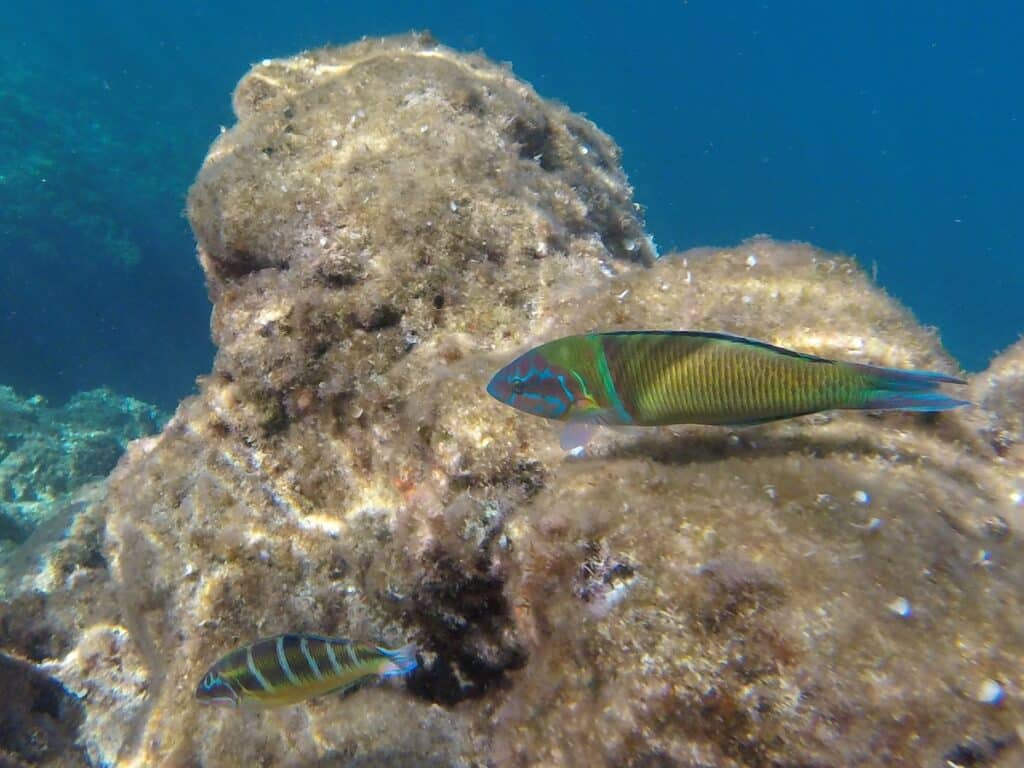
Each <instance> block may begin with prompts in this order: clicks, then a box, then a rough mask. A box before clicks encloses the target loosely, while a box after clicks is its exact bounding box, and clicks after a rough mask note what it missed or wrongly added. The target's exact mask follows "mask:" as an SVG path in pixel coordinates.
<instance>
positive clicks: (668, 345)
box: [487, 331, 967, 449]
mask: <svg viewBox="0 0 1024 768" xmlns="http://www.w3.org/2000/svg"><path fill="white" fill-rule="evenodd" d="M965 383H966V382H965V381H964V380H962V379H959V378H957V377H955V376H950V375H948V374H945V373H938V372H934V371H916V370H902V369H897V368H882V367H879V366H873V365H865V364H862V363H852V362H843V361H840V360H830V359H828V358H824V357H817V356H815V355H809V354H804V353H802V352H795V351H793V350H789V349H785V348H783V347H777V346H774V345H772V344H768V343H766V342H763V341H757V340H755V339H748V338H745V337H742V336H733V335H730V334H726V333H712V332H704V331H619V332H611V333H591V334H585V335H580V336H567V337H565V338H562V339H557V340H555V341H551V342H548V343H547V344H542V345H540V346H539V347H535V348H534V349H531V350H529V351H528V352H526V353H525V354H523V355H520V356H519V357H517V358H516V359H515V360H513V361H512V362H511V363H509V364H508V365H506V366H505V367H504V368H502V369H501V370H500V371H498V372H497V373H496V374H495V375H494V376H493V378H492V379H491V381H490V383H489V384H488V385H487V391H488V393H490V394H491V395H492V396H493V397H495V398H497V399H498V400H500V401H501V402H503V403H506V404H507V405H510V406H512V407H513V408H517V409H519V410H521V411H524V412H526V413H530V414H533V415H535V416H542V417H544V418H548V419H557V420H559V421H564V422H568V427H567V428H566V430H565V431H564V432H563V435H562V446H563V447H564V448H566V449H576V448H580V447H582V446H583V445H585V444H586V441H587V440H588V439H589V436H590V432H591V428H592V427H593V426H594V425H609V426H615V425H622V426H626V425H629V426H663V425H668V424H712V425H722V426H742V425H749V424H760V423H764V422H769V421H775V420H778V419H788V418H791V417H794V416H803V415H806V414H809V413H817V412H819V411H827V410H833V409H861V410H903V411H945V410H949V409H950V408H956V407H959V406H962V405H966V404H967V401H965V400H957V399H954V398H951V397H948V396H947V395H945V394H943V393H942V392H939V391H938V387H939V385H941V384H965Z"/></svg>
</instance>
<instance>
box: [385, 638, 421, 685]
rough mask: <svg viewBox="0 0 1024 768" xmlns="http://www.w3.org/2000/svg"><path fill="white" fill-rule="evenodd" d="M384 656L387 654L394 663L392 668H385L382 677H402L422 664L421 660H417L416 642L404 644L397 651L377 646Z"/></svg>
mask: <svg viewBox="0 0 1024 768" xmlns="http://www.w3.org/2000/svg"><path fill="white" fill-rule="evenodd" d="M377 650H378V651H380V652H381V653H382V654H383V655H384V656H387V658H388V661H390V662H391V664H392V665H393V666H392V667H391V668H389V669H386V670H384V671H383V672H381V673H380V676H381V677H400V676H403V675H408V674H409V673H410V672H412V671H413V670H414V669H416V667H418V666H419V665H420V663H419V661H417V660H416V652H417V650H418V649H417V648H416V644H415V643H410V644H409V645H406V646H403V647H401V648H399V649H398V650H395V651H390V650H388V649H387V648H377Z"/></svg>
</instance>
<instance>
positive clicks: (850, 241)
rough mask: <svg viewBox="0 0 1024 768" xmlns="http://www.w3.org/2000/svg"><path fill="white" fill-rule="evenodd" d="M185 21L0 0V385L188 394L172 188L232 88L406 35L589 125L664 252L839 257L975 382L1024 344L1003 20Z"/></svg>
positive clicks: (256, 16) (121, 8)
mask: <svg viewBox="0 0 1024 768" xmlns="http://www.w3.org/2000/svg"><path fill="white" fill-rule="evenodd" d="M182 5H183V4H181V3H174V4H172V3H165V2H152V0H134V1H133V2H127V1H126V0H116V1H115V0H108V1H107V2H87V1H86V2H81V3H67V2H61V3H52V2H45V1H43V2H35V3H31V4H29V3H23V2H20V0H19V2H15V3H14V4H13V5H11V4H5V15H4V19H3V24H2V25H0V67H2V69H3V71H4V73H5V74H3V75H0V318H2V333H0V384H11V385H14V386H16V387H17V388H18V389H19V390H20V391H22V392H24V393H30V392H41V393H43V394H45V395H47V396H49V397H51V398H54V399H57V400H60V399H62V398H64V397H66V396H67V395H69V394H70V393H71V392H74V391H76V390H79V389H83V388H87V387H93V386H97V385H99V384H107V385H110V386H113V387H115V388H116V389H119V390H121V391H124V392H127V393H130V394H134V395H136V396H138V397H142V398H144V399H147V400H150V401H154V402H157V403H160V404H162V405H165V406H173V404H174V403H175V402H176V401H177V400H178V399H179V398H180V397H181V396H183V395H185V394H187V393H188V392H190V391H191V389H192V387H193V381H194V377H195V376H196V375H198V374H200V373H203V372H206V371H207V370H209V367H210V360H211V357H212V353H213V349H212V347H211V346H210V343H209V340H208V330H207V326H208V317H209V305H208V303H207V301H206V297H205V290H204V287H203V281H202V275H201V273H200V270H199V269H198V267H197V266H196V264H195V259H194V246H193V243H192V240H191V235H190V232H189V230H188V226H187V223H186V222H185V219H184V217H183V215H182V211H183V207H184V195H185V192H186V189H187V187H188V184H189V183H190V181H191V179H192V178H193V176H194V174H195V172H196V171H197V170H198V168H199V165H200V163H201V161H202V158H203V155H204V153H205V150H206V148H207V146H208V145H209V142H210V141H211V140H212V139H213V137H214V136H215V135H216V133H217V130H218V126H220V125H222V124H223V125H228V124H230V123H231V122H232V115H231V113H230V103H229V94H230V91H231V89H232V88H233V86H234V84H235V82H236V81H237V80H238V78H239V77H240V76H241V75H242V74H243V73H244V72H245V71H246V69H247V67H248V66H249V65H250V64H251V63H252V62H254V61H258V60H260V59H262V58H265V57H274V56H284V55H288V54H291V53H294V52H296V51H298V50H300V49H303V48H308V47H313V46H317V45H321V44H325V43H331V42H335V43H344V42H348V41H350V40H353V39H355V38H357V37H359V36H362V35H380V34H390V33H396V32H404V31H407V30H409V29H411V28H417V29H429V30H431V31H432V32H433V33H434V34H435V36H436V37H437V38H438V39H439V40H440V41H441V42H443V43H445V44H447V45H450V46H452V47H455V48H461V49H480V48H482V49H483V50H484V51H485V52H486V53H487V54H489V55H490V56H492V57H494V58H496V59H501V60H507V61H510V62H512V64H513V66H514V69H515V71H516V72H517V73H518V74H519V75H521V76H522V77H523V78H525V79H526V80H528V81H530V82H531V83H533V84H534V86H535V87H536V88H537V90H538V91H539V92H540V93H541V94H542V95H543V96H547V97H554V98H558V99H560V100H562V101H563V102H565V103H566V104H568V105H569V106H570V107H572V108H573V109H575V110H577V111H581V112H584V113H586V114H587V115H588V116H590V117H591V118H592V119H593V120H594V121H595V122H597V124H598V125H600V126H601V127H602V128H603V129H604V130H606V131H607V132H608V133H610V134H611V135H612V136H613V137H614V138H615V139H616V141H617V142H618V143H619V144H620V145H621V146H622V148H623V151H624V162H625V166H626V169H627V171H628V173H629V175H630V178H631V180H632V182H633V183H634V185H635V187H636V198H637V200H638V201H639V202H641V203H643V204H644V205H645V206H646V208H647V220H648V226H649V229H650V231H651V232H652V233H653V234H654V236H655V237H656V239H657V241H658V243H659V245H660V247H661V250H662V251H663V252H665V251H667V250H669V249H673V248H686V247H690V246H695V245H707V244H719V245H728V244H733V243H736V242H737V241H739V240H741V239H743V238H745V237H748V236H750V235H753V234H755V233H768V234H771V235H773V236H775V237H778V238H793V239H800V240H807V241H810V242H813V243H814V244H816V245H818V246H821V247H823V248H827V249H832V250H841V251H845V252H847V253H850V254H854V255H856V256H857V257H858V258H859V259H860V260H861V261H862V262H863V263H864V264H865V265H868V266H870V265H871V264H872V263H875V264H877V268H878V276H879V280H880V282H881V283H882V284H883V285H884V286H885V288H886V289H887V290H889V291H890V292H891V293H893V294H894V295H896V296H897V297H899V298H900V299H901V300H903V301H904V302H905V303H906V304H908V305H909V306H910V307H911V309H913V311H914V312H915V313H916V314H917V315H918V316H919V317H920V318H921V319H922V320H923V321H924V322H926V323H928V324H933V325H937V326H939V327H940V329H941V332H942V336H943V339H944V341H945V343H946V344H947V346H948V348H949V349H950V350H951V351H952V352H953V354H954V355H956V356H957V357H958V358H959V359H960V360H961V361H962V363H963V364H964V365H965V366H966V367H968V368H970V369H979V368H982V367H984V366H985V364H986V362H987V360H988V359H989V358H990V356H991V355H992V354H993V353H994V352H996V351H997V350H998V349H1000V348H1002V347H1004V346H1006V345H1007V344H1009V343H1011V342H1012V341H1014V340H1015V339H1016V338H1018V336H1019V334H1020V333H1021V332H1022V331H1024V260H1022V258H1021V254H1020V251H1019V243H1020V242H1021V234H1022V233H1021V224H1020V222H1021V211H1022V210H1024V192H1022V191H1021V186H1022V185H1021V179H1022V177H1024V161H1022V145H1024V142H1022V137H1024V133H1022V131H1024V103H1022V102H1024V54H1022V50H1021V49H1022V45H1021V42H1020V39H1019V32H1020V30H1021V29H1022V28H1024V10H1022V9H1024V5H1022V4H1019V3H1011V2H1005V3H999V2H992V3H974V2H963V3H943V2H927V3H926V2H902V3H882V2H864V3H846V4H838V3H811V2H757V3H751V2H733V3H721V2H714V1H713V0H693V2H689V3H682V2H677V3H668V2H649V3H645V2H632V3H628V4H624V3H618V2H616V3H597V2H594V3H571V4H569V3H562V4H549V3H546V2H540V1H538V0H530V1H529V2H525V1H524V2H518V3H507V2H485V3H475V4H472V3H444V4H439V3H428V2H403V3H383V2H373V3H369V2H368V3H362V4H360V3H351V2H311V1H309V0H292V1H291V2H288V3H280V2H269V1H268V0H259V1H258V2H244V3H243V2H224V3H210V4H205V3H204V4H194V5H195V7H191V6H192V5H193V4H184V5H187V6H188V7H184V8H183V7H182ZM200 6H201V7H200Z"/></svg>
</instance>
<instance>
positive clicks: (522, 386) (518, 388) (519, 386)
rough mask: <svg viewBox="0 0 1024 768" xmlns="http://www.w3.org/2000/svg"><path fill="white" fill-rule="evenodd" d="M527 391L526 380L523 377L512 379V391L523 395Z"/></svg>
mask: <svg viewBox="0 0 1024 768" xmlns="http://www.w3.org/2000/svg"><path fill="white" fill-rule="evenodd" d="M525 391H526V382H525V381H523V380H522V379H512V393H513V394H516V395H521V394H523V392H525Z"/></svg>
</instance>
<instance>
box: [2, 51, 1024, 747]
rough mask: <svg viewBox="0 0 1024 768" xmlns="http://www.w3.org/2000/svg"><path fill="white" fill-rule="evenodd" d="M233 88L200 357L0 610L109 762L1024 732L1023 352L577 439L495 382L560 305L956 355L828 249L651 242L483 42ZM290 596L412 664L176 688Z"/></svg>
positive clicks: (584, 322) (590, 144) (218, 174)
mask: <svg viewBox="0 0 1024 768" xmlns="http://www.w3.org/2000/svg"><path fill="white" fill-rule="evenodd" d="M235 109H236V113H237V114H238V116H239V122H238V124H237V125H236V126H235V127H233V128H231V129H230V130H229V131H227V132H226V133H225V134H223V135H222V136H221V138H220V139H218V141H217V142H216V143H215V144H214V146H213V147H212V148H211V151H210V154H209V156H208V157H207V161H206V163H205V164H204V167H203V169H202V171H201V172H200V174H199V177H198V179H197V181H196V185H195V187H194V188H193V190H192V191H191V193H190V197H189V214H190V218H191V221H192V223H193V227H194V228H195V231H196V233H197V237H198V240H199V248H200V258H201V260H202V262H203V265H204V268H205V269H206V271H207V276H208V281H209V287H210V294H211V297H212V298H213V299H214V302H215V307H214V322H213V331H214V335H215V338H216V341H217V343H218V345H219V353H218V356H217V359H216V362H215V366H214V370H213V372H212V373H211V375H210V376H208V377H206V378H205V379H204V380H203V381H202V382H201V388H200V393H199V394H198V395H197V396H195V397H193V398H190V399H188V400H186V401H185V402H183V403H182V404H181V406H180V407H179V408H178V410H177V412H176V414H175V415H174V417H173V418H172V419H171V421H170V422H169V423H168V424H167V426H166V427H165V429H164V430H163V432H162V433H161V434H160V435H159V436H156V437H151V438H144V439H141V440H137V441H135V442H133V443H132V444H131V445H130V446H129V448H128V451H127V454H126V455H125V456H124V457H123V458H122V460H121V461H120V462H119V463H118V465H117V467H116V468H115V469H114V471H113V473H112V474H111V476H110V478H109V480H108V482H107V485H106V492H105V495H104V496H102V497H101V498H99V499H97V500H95V501H90V502H88V503H85V502H83V505H82V507H81V509H80V510H79V511H78V512H76V513H75V517H74V521H73V522H72V523H71V524H70V526H69V528H68V532H67V534H66V536H65V537H64V538H63V539H62V540H61V541H60V542H59V543H57V544H56V545H53V546H52V547H51V548H50V549H48V550H47V551H46V553H45V554H44V555H43V556H41V557H40V558H38V559H37V560H36V561H35V565H34V566H33V567H31V568H28V570H27V572H26V573H25V575H24V576H23V577H22V578H21V580H20V581H19V582H18V583H19V585H20V586H19V590H20V592H19V595H17V596H16V597H13V598H12V599H11V601H9V603H8V607H7V608H6V611H7V612H6V613H4V612H3V610H4V609H3V607H2V606H0V618H2V617H3V616H5V615H6V616H17V615H18V614H17V612H16V611H14V610H13V609H12V608H11V606H12V605H13V601H15V600H23V601H34V602H32V605H34V606H36V608H35V610H36V611H37V612H38V620H37V621H36V622H35V623H32V624H24V623H19V622H17V621H13V622H9V624H8V625H5V624H4V622H3V621H0V648H8V649H12V650H14V651H15V652H16V653H17V655H19V656H20V657H23V658H28V655H27V651H26V648H33V649H35V650H34V651H33V653H34V656H33V657H32V659H33V660H34V661H36V662H37V664H38V669H39V670H41V671H45V672H46V673H47V674H50V675H53V676H54V677H55V678H56V679H57V680H60V681H62V682H63V683H64V684H65V685H66V686H67V687H68V689H70V690H72V691H74V692H76V693H79V694H85V693H86V692H88V695H87V696H86V697H85V698H84V700H83V703H82V706H83V708H84V711H85V721H84V723H83V725H82V726H81V727H80V729H79V742H80V743H81V744H83V745H84V746H85V748H86V749H87V750H88V754H89V757H90V759H91V760H92V761H93V762H94V763H97V764H98V763H113V762H115V761H117V762H118V764H123V765H189V764H202V765H208V766H215V765H238V764H244V765H255V764H271V765H285V766H300V765H335V764H337V765H377V764H395V763H393V762H389V761H391V760H394V761H396V762H400V761H405V762H409V763H410V764H414V763H415V764H420V765H434V764H436V765H445V766H470V765H495V766H532V765H552V766H554V765H581V766H582V765H586V766H596V765H608V766H651V765H659V766H692V765H717V766H741V765H742V766H770V765H820V766H840V765H858V764H859V765H873V764H884V763H889V764H893V763H902V764H924V765H931V764H942V762H943V760H948V759H953V758H952V757H949V756H954V757H956V756H960V755H982V757H979V758H977V760H976V764H983V765H988V766H999V765H1003V766H1008V765H1011V764H1015V763H1016V762H1018V761H1019V760H1020V758H1021V756H1022V751H1021V745H1020V743H1019V736H1018V729H1019V728H1020V724H1021V722H1022V716H1024V707H1022V698H1021V697H1022V690H1024V671H1022V669H1021V665H1020V659H1021V658H1022V654H1024V618H1022V617H1021V615H1020V611H1019V594H1020V589H1021V585H1022V584H1024V565H1022V558H1021V550H1022V547H1021V538H1020V537H1021V526H1020V521H1019V507H1018V506H1015V503H1014V501H1013V499H1012V497H1011V496H1010V495H1009V492H1008V489H1009V488H1011V487H1012V485H1013V483H1015V482H1019V480H1020V465H1019V463H1014V462H1013V460H1012V458H1011V457H1009V456H1007V455H1001V454H1000V451H999V450H997V448H996V447H993V442H992V435H994V434H1001V433H1002V432H1004V431H1005V432H1006V434H1007V435H1011V436H1012V435H1014V434H1019V424H1018V423H1016V422H1014V418H1016V416H1015V414H1019V413H1020V408H1021V407H1024V402H1021V400H1020V393H1021V391H1022V385H1021V383H1020V381H1021V372H1020V368H1019V367H1015V366H1013V365H1008V366H1001V364H999V363H997V364H996V366H995V367H994V369H993V372H990V373H989V374H981V375H979V376H978V377H975V378H974V380H973V381H972V385H971V386H972V390H971V391H972V392H980V391H981V390H979V389H978V387H980V386H981V385H979V384H978V382H979V380H986V381H991V382H994V383H993V384H992V385H991V387H990V388H989V389H986V390H985V391H986V392H991V396H990V397H989V398H985V397H981V396H980V395H979V396H978V397H979V400H980V401H981V402H980V404H979V406H978V407H976V408H974V409H970V410H966V411H957V412H952V413H946V414H941V415H938V416H930V415H914V414H898V413H897V414H886V415H878V414H867V413H829V414H820V415H815V416H810V417H804V418H800V419H794V420H791V421H787V422H781V423H776V424H771V425H765V426H761V427H753V428H748V429H743V430H729V429H719V428H707V427H674V428H664V429H653V430H646V431H635V430H634V431H621V432H613V431H607V432H605V433H604V434H602V435H601V436H600V437H599V439H597V440H595V442H594V443H593V446H592V450H591V451H590V452H589V453H588V455H587V456H585V457H583V458H581V459H572V458H568V457H566V456H565V454H564V453H563V452H562V451H561V450H560V449H559V447H558V438H557V434H556V432H555V431H554V430H553V429H552V427H551V425H550V424H549V423H546V422H543V421H541V420H539V419H532V418H529V417H526V416H524V415H522V414H519V413H517V412H515V411H513V410H512V409H509V408H507V407H505V406H503V405H501V404H499V403H497V402H496V401H494V400H492V399H491V398H489V397H488V396H487V395H486V393H485V391H484V386H485V384H486V382H487V380H488V378H489V376H490V374H491V373H493V371H494V370H496V369H497V368H498V367H499V366H500V365H502V364H504V363H505V362H507V361H508V360H509V359H511V357H512V356H513V355H514V354H515V353H516V352H518V351H521V349H522V348H524V347H526V346H530V345H533V344H536V343H538V342H539V341H542V340H546V339H549V338H553V337H556V336H560V335H564V334H568V333H575V332H582V331H587V330H592V329H608V330H611V329H616V328H702V329H708V330H725V331H730V332H734V333H741V334H746V335H751V336H755V337H757V338H761V339H765V340H767V341H770V342H773V343H777V344H781V345H785V346H787V347H792V348H796V349H800V350H804V351H808V352H813V353H818V354H822V355H826V356H830V357H842V358H849V359H854V360H862V361H864V362H872V363H879V364H883V365H891V366H907V367H917V368H927V369H933V370H944V371H950V372H955V371H956V364H955V362H954V361H953V360H951V359H950V358H949V357H948V355H946V354H945V353H944V352H943V350H942V348H941V345H940V344H939V341H938V339H937V337H936V335H935V334H934V332H931V331H927V330H925V329H923V328H921V327H920V326H919V325H918V324H917V323H916V321H915V320H914V318H913V317H912V316H911V315H910V314H909V313H908V312H907V311H906V310H904V309H903V308H901V307H899V306H898V305H897V304H896V303H895V302H894V301H892V300H891V299H890V298H889V297H887V296H886V295H885V294H884V292H883V291H881V290H880V289H879V288H877V287H876V286H874V285H873V284H872V283H871V281H870V280H869V279H868V278H867V277H866V276H865V275H864V273H863V272H862V271H861V270H860V269H859V268H858V267H857V265H856V264H855V263H854V262H853V261H852V260H850V259H847V258H843V257H840V256H835V255H831V254H828V253H824V252H821V251H819V250H816V249H814V248H812V247H810V246H806V245H799V244H786V243H778V242H774V241H772V240H769V239H767V238H755V239H753V240H750V241H748V242H746V243H743V244H742V245H740V246H739V247H736V248H729V249H703V250H698V251H690V252H687V253H683V254H674V255H670V256H666V257H665V258H663V259H660V260H655V259H654V258H653V256H654V254H653V252H652V251H651V250H650V245H649V241H648V240H647V238H646V237H645V236H644V234H643V231H642V228H641V222H640V220H639V218H638V214H637V209H636V207H635V206H634V204H633V203H632V201H631V198H630V190H629V187H628V185H627V183H626V180H625V177H624V175H623V173H622V171H621V169H620V167H619V164H618V151H617V150H616V148H615V147H614V145H613V144H612V142H611V141H610V139H608V138H607V137H606V136H604V135H603V134H602V133H600V131H599V130H598V129H597V128H596V127H594V126H593V125H592V124H591V123H589V122H587V121H586V120H584V119H582V118H580V117H578V116H574V115H572V114H571V113H569V112H568V111H567V110H566V109H565V108H563V107H560V106H557V105H552V104H549V103H546V102H544V101H542V100H541V99H540V98H539V97H538V96H537V95H536V94H535V93H534V92H533V91H532V90H531V89H530V88H529V86H527V85H525V84H523V83H522V82H520V81H518V80H516V79H515V78H514V76H513V75H512V74H511V73H510V72H509V71H508V70H507V69H505V68H501V67H498V66H495V65H493V64H491V63H489V62H487V61H486V60H485V59H483V58H482V57H480V56H463V55H460V54H456V53H453V52H452V51H449V50H447V49H445V48H442V47H440V46H437V45H435V44H434V43H433V42H432V41H430V40H429V39H428V38H425V37H422V36H418V37H404V38H393V39H385V40H365V41H362V42H360V43H357V44H355V45H353V46H348V47H346V48H340V49H335V48H331V49H324V50H321V51H315V52H310V53H307V54H303V55H301V56H297V57H295V58H292V59H282V60H275V61H269V62H264V63H262V64H259V65H257V66H256V67H254V69H253V70H252V71H251V72H250V73H249V74H247V75H246V77H245V78H244V79H243V80H242V82H241V83H240V84H239V86H238V89H237V90H236V94H235ZM986 377H990V378H988V379H986ZM992 377H994V378H992ZM989 406H991V409H990V407H989ZM1015 430H1016V432H1015ZM995 521H1001V524H1000V523H997V522H995ZM97 541H99V542H102V545H101V546H102V551H101V552H99V553H98V552H97V550H96V542H97ZM55 563H59V566H58V567H55ZM894 604H897V605H899V606H905V608H901V610H900V611H894V610H893V609H892V608H891V606H892V605H894ZM5 626H6V627H8V628H6V629H5ZM40 627H52V628H53V632H54V633H55V635H57V636H58V637H59V638H60V639H61V640H60V642H59V643H58V644H57V645H56V647H52V648H50V647H46V646H45V645H41V644H40V643H39V642H38V641H34V640H33V639H32V638H34V637H37V636H38V632H39V628H40ZM285 631H290V632H319V633H324V634H330V635H342V636H349V637H353V638H355V639H358V640H361V641H362V640H370V641H376V642H379V643H381V644H382V645H387V646H390V647H397V646H399V645H401V644H404V643H405V642H408V641H415V642H417V643H418V644H419V645H420V646H421V648H422V649H423V654H422V656H423V658H422V661H423V666H422V668H421V669H420V670H418V671H417V672H416V673H414V674H413V675H412V676H411V677H410V678H409V679H408V680H406V681H402V682H397V683H395V684H386V685H382V686H379V687H377V688H370V689H368V690H363V691H360V692H358V693H355V694H352V695H351V696H347V697H345V698H339V697H331V696H328V697H324V698H322V699H319V700H314V701H313V702H311V703H309V704H308V705H302V706H299V707H292V708H286V709H279V710H270V711H267V712H263V713H252V712H234V711H224V710H210V709H203V708H200V707H199V705H197V703H196V702H195V701H194V700H193V696H192V694H193V690H194V688H195V685H196V682H197V680H198V678H199V676H201V675H202V673H203V671H204V670H205V669H206V668H207V667H208V665H209V664H210V663H211V662H212V661H213V660H215V659H216V658H217V657H219V656H220V655H222V654H223V653H224V652H226V651H229V650H231V649H233V648H235V647H237V646H239V645H241V644H244V643H247V642H249V641H251V640H253V639H255V638H256V637H259V636H265V635H271V634H275V633H278V632H285ZM98 649H101V650H103V653H99V651H98ZM993 684H994V685H996V686H998V691H999V696H994V695H993V694H992V691H994V690H996V689H995V688H993ZM411 756H415V758H413V757H411ZM972 759H974V758H972ZM978 761H981V762H978Z"/></svg>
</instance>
